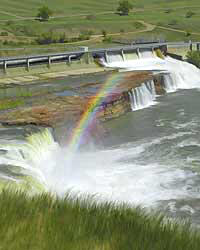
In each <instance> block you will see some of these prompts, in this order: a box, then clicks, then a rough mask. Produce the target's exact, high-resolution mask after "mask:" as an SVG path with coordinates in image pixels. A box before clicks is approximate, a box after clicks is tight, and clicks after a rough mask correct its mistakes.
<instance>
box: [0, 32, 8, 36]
mask: <svg viewBox="0 0 200 250" xmlns="http://www.w3.org/2000/svg"><path fill="white" fill-rule="evenodd" d="M0 35H1V36H8V32H7V31H2V32H1V34H0Z"/></svg>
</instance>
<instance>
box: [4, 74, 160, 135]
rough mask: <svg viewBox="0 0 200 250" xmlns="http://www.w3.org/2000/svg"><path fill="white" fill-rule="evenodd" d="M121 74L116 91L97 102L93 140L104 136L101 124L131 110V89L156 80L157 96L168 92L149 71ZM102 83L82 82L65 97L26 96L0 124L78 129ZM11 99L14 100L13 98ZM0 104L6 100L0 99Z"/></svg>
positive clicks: (6, 114)
mask: <svg viewBox="0 0 200 250" xmlns="http://www.w3.org/2000/svg"><path fill="white" fill-rule="evenodd" d="M114 74H117V73H114ZM118 74H119V73H118ZM121 74H122V75H123V77H122V80H120V81H119V82H117V84H116V86H115V88H114V91H113V90H112V91H111V92H110V93H109V91H108V93H106V96H103V97H102V101H101V102H100V103H98V112H97V114H96V118H97V119H96V122H94V123H93V126H92V127H91V128H90V134H91V135H93V136H94V137H95V136H97V134H98V135H99V134H102V133H105V131H103V129H102V126H101V125H100V124H101V122H105V121H107V120H109V119H113V118H116V117H119V116H121V115H123V114H125V113H127V112H129V111H131V105H130V100H129V95H128V91H129V90H131V89H132V88H136V87H138V86H140V85H141V83H143V82H144V81H147V80H152V79H153V80H154V82H155V87H156V93H157V94H159V95H160V94H164V93H165V91H164V89H163V87H162V77H160V76H156V77H155V76H153V75H151V74H150V73H147V72H129V73H121ZM102 84H103V82H102V83H100V82H98V83H95V82H94V83H87V82H86V83H85V84H83V83H81V84H80V86H77V84H76V85H75V86H74V87H70V88H71V89H70V90H68V92H67V94H66V95H64V96H62V95H58V94H57V93H51V94H43V95H41V96H40V95H39V96H34V95H33V97H23V102H22V103H23V105H20V107H18V108H12V109H7V110H6V111H5V110H4V111H1V112H0V122H1V124H2V125H3V126H12V125H15V126H23V125H30V124H31V125H38V126H44V127H52V128H59V127H64V128H68V129H69V130H70V129H71V128H72V127H74V126H76V124H77V123H78V122H79V120H80V118H81V116H82V115H83V114H84V112H86V111H87V109H88V104H89V103H91V102H92V100H93V99H94V98H95V97H96V96H97V94H98V93H99V92H100V91H101V88H102ZM70 91H71V92H70ZM70 93H71V94H70ZM74 93H75V94H74ZM18 99H20V97H18V98H15V101H17V100H18ZM21 99H22V98H21ZM9 100H10V101H12V99H9ZM7 101H8V100H7ZM1 102H3V101H2V100H1ZM0 106H1V103H0ZM96 130H98V133H96ZM99 131H100V132H99ZM102 131H103V132H102Z"/></svg>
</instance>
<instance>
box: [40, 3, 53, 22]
mask: <svg viewBox="0 0 200 250" xmlns="http://www.w3.org/2000/svg"><path fill="white" fill-rule="evenodd" d="M52 14H53V12H52V10H50V9H49V8H48V7H47V6H43V7H41V8H39V9H38V14H37V18H39V20H41V21H48V20H49V17H50V16H51V15H52Z"/></svg>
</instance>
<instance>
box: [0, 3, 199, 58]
mask: <svg viewBox="0 0 200 250" xmlns="http://www.w3.org/2000/svg"><path fill="white" fill-rule="evenodd" d="M132 2H133V5H134V9H133V10H132V11H131V13H130V14H129V16H119V15H117V14H115V11H116V8H117V6H118V0H102V1H94V0H76V1H73V0H68V1H66V0H58V1H53V0H1V5H0V48H2V49H4V48H13V47H23V46H24V47H27V46H28V47H36V46H35V45H37V44H36V42H35V40H36V39H37V38H38V37H39V36H41V34H43V33H48V32H51V33H53V34H55V36H59V35H60V34H63V33H65V35H66V37H67V38H74V37H78V36H80V34H84V33H86V32H90V33H91V37H90V39H91V41H89V42H88V41H82V42H81V43H74V45H75V46H80V45H82V44H83V45H89V46H92V47H96V46H97V47H105V46H107V44H106V43H102V30H105V31H106V32H107V34H108V35H107V36H111V37H113V39H115V38H117V36H118V37H120V38H124V39H125V38H129V39H132V40H134V39H140V38H145V39H146V38H154V39H166V40H168V41H188V40H193V41H197V40H200V23H199V17H200V8H199V7H200V3H199V1H197V0H191V1H190V2H188V1H180V0H175V1H172V0H169V1H167V0H153V1H152V0H141V1H139V0H135V1H132ZM43 5H47V6H48V7H49V8H50V9H52V10H53V16H52V17H51V19H50V20H49V21H48V22H40V21H37V20H35V16H36V15H37V10H38V8H39V7H41V6H43ZM167 10H168V11H167ZM188 11H192V12H194V15H193V16H191V17H190V18H187V17H186V14H187V12H188ZM91 15H92V18H88V16H91ZM141 21H144V22H145V23H141ZM152 25H153V28H152ZM2 32H7V35H5V34H4V35H2ZM130 32H132V33H130ZM43 47H44V46H43ZM46 47H47V50H48V48H49V47H52V45H51V46H49V45H48V46H46ZM54 47H56V49H55V51H59V45H56V46H54ZM50 50H51V48H50ZM32 52H33V53H35V52H34V50H33V51H32ZM6 53H7V52H5V53H1V55H3V54H6ZM11 53H12V52H11ZM19 53H20V52H19ZM9 54H10V53H9ZM15 54H17V53H15Z"/></svg>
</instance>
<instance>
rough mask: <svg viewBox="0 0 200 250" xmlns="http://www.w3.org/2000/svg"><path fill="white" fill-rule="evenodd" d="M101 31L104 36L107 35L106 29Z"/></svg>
mask: <svg viewBox="0 0 200 250" xmlns="http://www.w3.org/2000/svg"><path fill="white" fill-rule="evenodd" d="M101 33H102V35H103V37H104V38H105V37H106V36H107V31H106V30H102V31H101Z"/></svg>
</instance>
